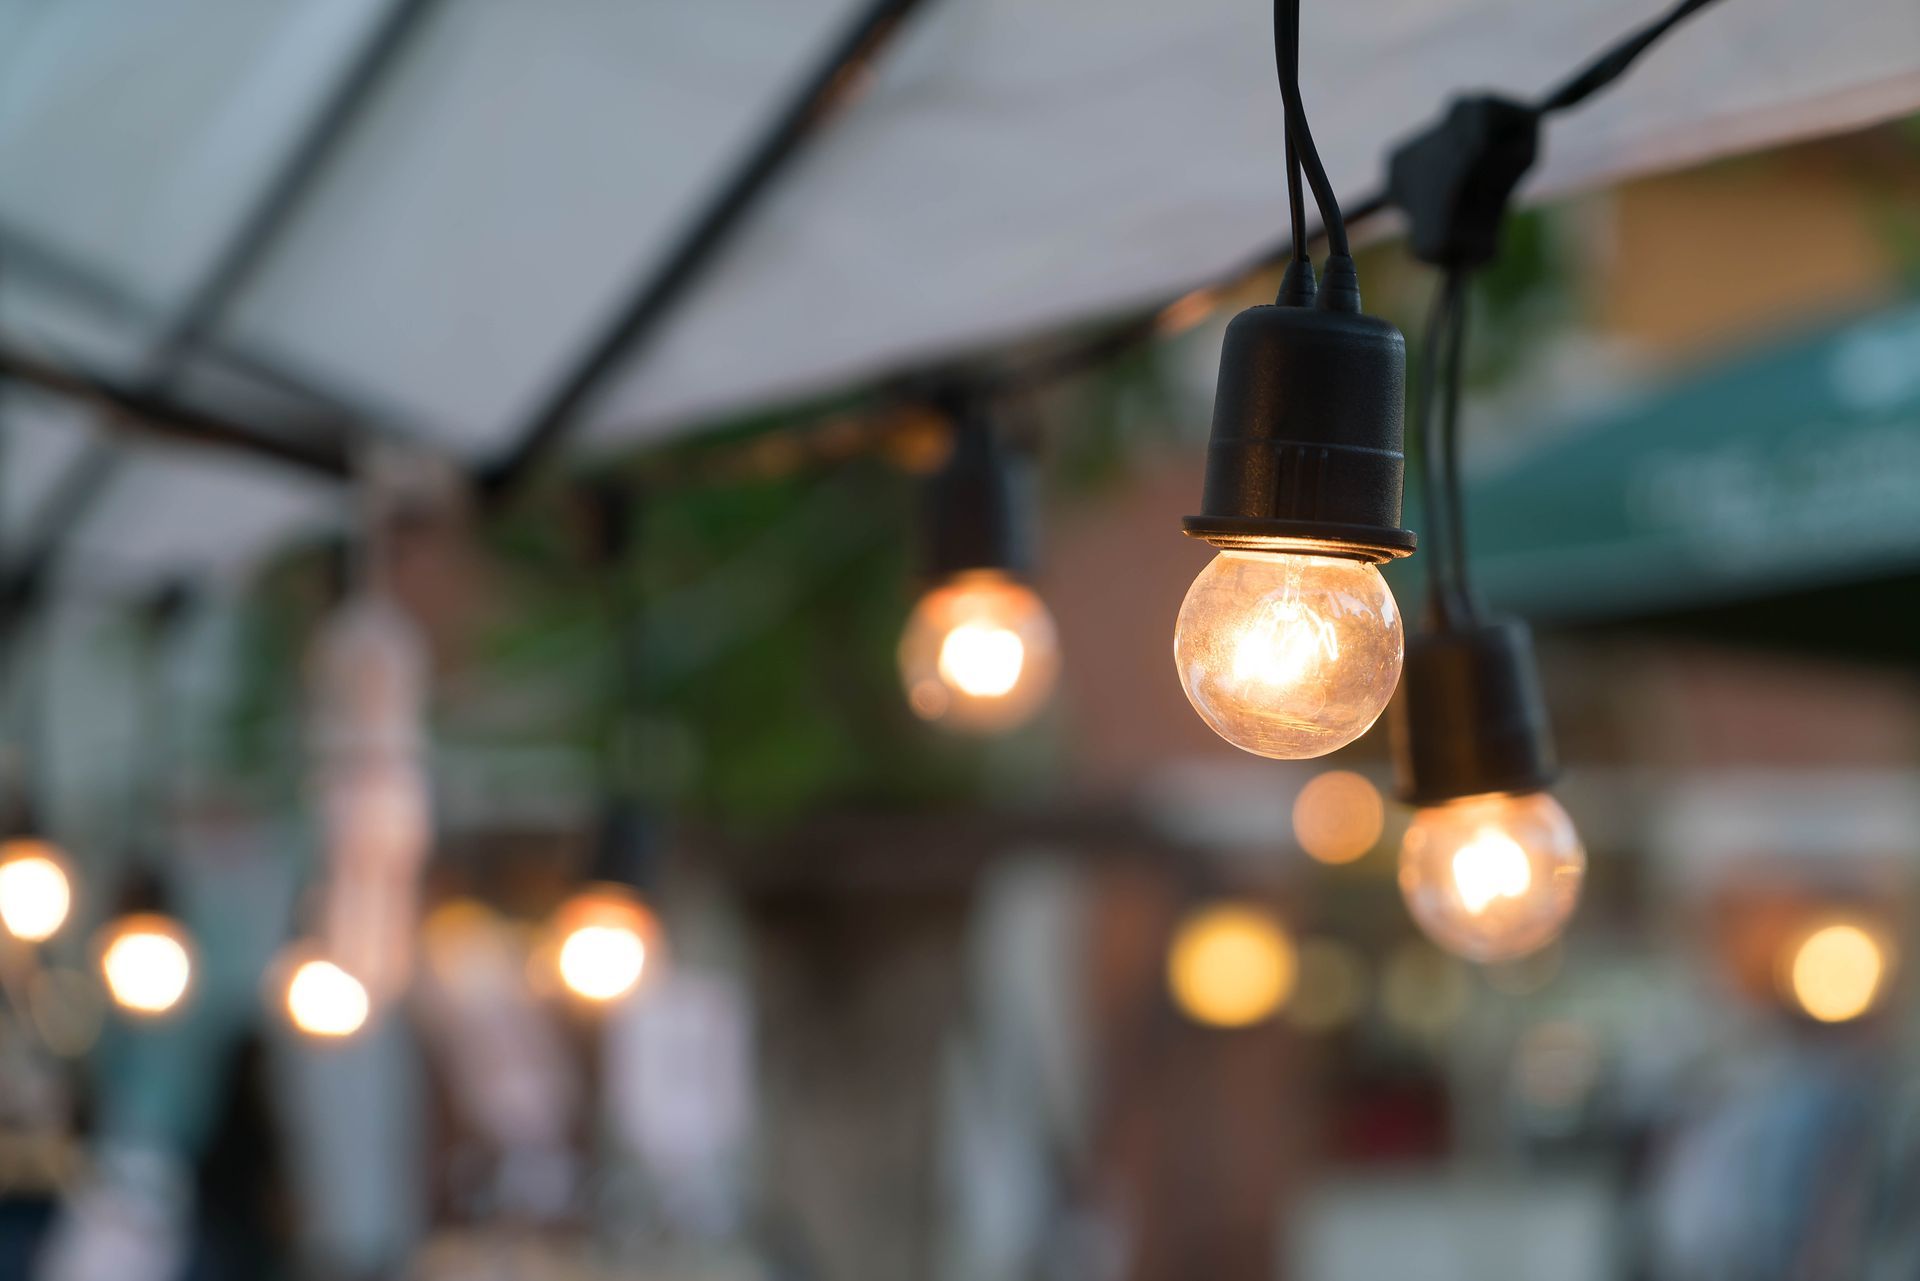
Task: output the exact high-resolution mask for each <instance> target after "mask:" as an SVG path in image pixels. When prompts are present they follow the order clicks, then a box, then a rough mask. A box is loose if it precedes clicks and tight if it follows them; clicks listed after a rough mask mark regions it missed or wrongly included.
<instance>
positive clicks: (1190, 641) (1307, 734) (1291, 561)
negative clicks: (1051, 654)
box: [1173, 551, 1405, 760]
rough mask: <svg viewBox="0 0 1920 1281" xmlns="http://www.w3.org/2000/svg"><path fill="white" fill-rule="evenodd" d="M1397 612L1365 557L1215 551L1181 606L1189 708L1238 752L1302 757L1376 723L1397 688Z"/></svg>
mask: <svg viewBox="0 0 1920 1281" xmlns="http://www.w3.org/2000/svg"><path fill="white" fill-rule="evenodd" d="M1404 651H1405V638H1404V636H1403V634H1402V631H1401V624H1400V610H1399V607H1398V606H1397V605H1396V604H1395V603H1394V599H1393V593H1392V592H1391V591H1390V590H1388V588H1387V580H1386V579H1384V578H1382V577H1381V576H1380V571H1379V569H1377V568H1376V567H1375V566H1373V565H1372V564H1369V563H1368V562H1366V561H1363V560H1353V559H1349V558H1346V557H1339V556H1309V555H1301V554H1297V553H1292V552H1249V551H1223V552H1221V553H1220V554H1219V555H1218V556H1215V557H1214V558H1213V560H1212V561H1211V562H1210V563H1209V564H1208V565H1207V567H1206V568H1205V569H1203V570H1201V571H1200V576H1199V577H1198V578H1196V579H1194V580H1193V586H1192V587H1191V588H1189V589H1188V591H1187V598H1186V600H1185V601H1183V602H1182V603H1181V605H1180V618H1179V621H1178V622H1177V623H1176V624H1175V625H1174V633H1173V657H1174V663H1175V665H1176V666H1177V667H1178V668H1179V671H1180V684H1181V686H1182V687H1183V688H1185V690H1186V691H1187V698H1188V699H1189V700H1190V701H1191V702H1192V703H1193V707H1194V710H1195V711H1197V712H1199V713H1200V717H1201V719H1202V720H1204V721H1206V723H1207V724H1208V725H1210V726H1211V727H1212V728H1213V731H1214V732H1215V733H1216V734H1218V735H1220V737H1222V738H1224V739H1226V740H1227V741H1228V742H1229V743H1232V744H1233V745H1234V746H1235V747H1238V748H1241V749H1242V750H1244V751H1248V752H1252V753H1254V754H1255V755H1257V756H1270V757H1273V758H1275V759H1278V760H1304V759H1306V758H1307V757H1311V756H1324V755H1326V754H1327V753H1328V752H1331V751H1334V750H1336V749H1338V748H1342V747H1345V746H1346V745H1347V744H1348V743H1351V742H1352V741H1353V740H1354V739H1356V738H1359V737H1360V736H1361V735H1362V734H1364V733H1366V732H1367V730H1368V729H1369V728H1371V727H1372V725H1373V723H1374V722H1375V721H1376V720H1378V719H1379V718H1380V713H1381V712H1382V711H1383V710H1384V709H1385V708H1386V705H1387V700H1388V699H1389V698H1391V697H1392V696H1393V689H1394V686H1395V685H1396V684H1397V683H1398V682H1399V679H1400V662H1401V659H1402V657H1403V656H1404Z"/></svg>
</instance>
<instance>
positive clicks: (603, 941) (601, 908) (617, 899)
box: [552, 884, 661, 1005]
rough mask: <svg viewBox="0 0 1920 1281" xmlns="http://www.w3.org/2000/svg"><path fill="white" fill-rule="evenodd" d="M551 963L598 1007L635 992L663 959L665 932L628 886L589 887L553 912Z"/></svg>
mask: <svg viewBox="0 0 1920 1281" xmlns="http://www.w3.org/2000/svg"><path fill="white" fill-rule="evenodd" d="M552 934H553V944H552V964H553V968H554V972H555V973H556V974H557V975H558V976H559V979H560V982H561V984H562V986H564V987H565V988H566V990H567V991H568V992H571V993H572V994H573V995H574V996H576V997H579V998H580V999H581V1000H583V1001H587V1002H589V1003H591V1004H595V1005H603V1004H607V1003H609V1002H613V1001H618V1000H622V999H624V998H626V997H629V996H631V995H633V993H634V992H635V991H637V990H638V989H639V988H640V986H641V983H642V981H643V980H644V979H645V978H646V977H647V976H648V975H649V974H650V973H651V972H652V970H653V969H654V968H655V966H656V965H657V963H658V955H657V954H658V952H659V942H660V937H661V932H660V928H659V924H658V922H657V920H656V919H655V918H654V915H653V913H652V912H650V911H648V910H647V908H646V906H645V905H644V904H642V903H641V901H640V899H639V897H638V896H637V895H635V894H634V893H633V892H632V891H631V890H628V889H627V888H626V887H625V886H621V885H612V884H598V885H591V886H588V887H587V888H586V889H584V890H582V891H581V892H580V893H578V894H576V895H574V896H573V897H572V898H571V899H569V900H568V901H567V902H566V903H565V904H564V905H563V906H562V907H561V909H560V911H559V912H558V913H556V914H555V916H554V923H553V929H552Z"/></svg>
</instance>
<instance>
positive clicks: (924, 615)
mask: <svg viewBox="0 0 1920 1281" xmlns="http://www.w3.org/2000/svg"><path fill="white" fill-rule="evenodd" d="M1059 665H1060V656H1059V642H1058V640H1057V638H1056V636H1055V634H1054V628H1053V618H1052V617H1051V616H1050V615H1049V614H1048V613H1047V607H1046V606H1045V605H1044V604H1042V603H1041V601H1040V598H1039V597H1038V596H1037V595H1035V594H1034V591H1033V589H1032V588H1030V587H1028V586H1026V585H1025V584H1024V583H1021V582H1019V581H1017V580H1015V579H1013V578H1011V577H1009V576H1008V575H1006V574H1004V573H1001V572H1000V571H998V570H985V569H982V570H971V571H969V572H967V573H964V574H957V575H955V576H954V577H953V578H951V579H949V580H947V581H946V582H945V583H942V584H941V585H940V586H938V587H936V588H934V589H933V590H932V591H929V592H928V593H927V594H926V595H925V596H923V597H921V598H920V603H919V604H918V605H917V606H915V607H914V611H913V616H912V617H911V618H909V619H908V620H907V627H906V631H905V632H904V633H903V634H902V635H901V638H900V678H901V681H902V682H903V683H904V685H905V686H906V691H907V702H908V705H909V706H911V707H912V708H913V711H914V713H915V715H917V716H919V717H920V718H921V719H923V720H929V721H933V722H935V723H937V724H941V725H946V726H949V727H951V728H954V729H959V730H965V731H969V732H973V733H996V732H999V731H1002V730H1008V729H1012V728H1014V727H1015V726H1018V725H1020V724H1022V723H1023V722H1025V721H1026V720H1028V719H1029V718H1030V717H1032V716H1033V715H1034V714H1035V713H1036V712H1038V711H1039V710H1040V708H1041V707H1043V706H1044V705H1045V704H1046V701H1047V699H1048V698H1049V697H1050V696H1051V695H1052V693H1053V685H1054V680H1055V678H1056V676H1057V675H1058V671H1059Z"/></svg>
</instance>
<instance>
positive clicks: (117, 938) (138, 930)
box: [100, 912, 193, 1017]
mask: <svg viewBox="0 0 1920 1281" xmlns="http://www.w3.org/2000/svg"><path fill="white" fill-rule="evenodd" d="M103 939H104V942H103V944H102V946H101V948H100V974H101V977H102V978H104V979H105V980H106V984H107V994H108V995H109V996H111V997H112V998H113V1003H114V1004H115V1005H117V1006H119V1007H120V1008H121V1009H122V1010H125V1011H127V1012H128V1013H130V1014H135V1015H142V1016H149V1017H151V1016H156V1015H162V1014H166V1013H167V1012H169V1011H171V1010H172V1009H174V1008H175V1007H176V1006H178V1005H179V1004H180V1002H181V999H182V998H184V997H185V996H186V994H187V988H188V985H189V984H190V983H191V981H192V978H193V950H192V945H191V944H190V943H189V942H188V939H187V934H186V931H185V930H183V929H181V927H180V926H179V925H178V924H177V923H176V922H175V921H174V920H173V919H172V918H170V917H168V916H165V915H162V914H161V913H158V912H137V913H133V914H131V915H128V916H123V917H121V918H119V919H118V920H116V921H114V922H113V923H112V924H110V925H109V926H108V927H107V929H106V930H105V931H104V933H103Z"/></svg>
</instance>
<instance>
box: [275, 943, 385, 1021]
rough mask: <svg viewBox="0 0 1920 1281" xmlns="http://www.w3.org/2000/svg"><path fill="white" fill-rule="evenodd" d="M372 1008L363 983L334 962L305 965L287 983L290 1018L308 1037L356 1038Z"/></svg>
mask: <svg viewBox="0 0 1920 1281" xmlns="http://www.w3.org/2000/svg"><path fill="white" fill-rule="evenodd" d="M371 1008H372V1006H371V1003H370V1002H369V1001H368V999H367V989H366V988H365V987H364V986H363V985H362V984H361V982H360V980H359V979H357V978H355V977H353V975H351V974H349V973H347V972H346V971H345V970H343V969H341V968H340V967H339V966H337V965H335V964H334V963H333V962H332V961H323V960H308V961H302V962H301V963H300V964H299V965H297V966H295V967H294V970H293V974H292V976H291V977H290V978H289V979H288V980H287V1017H289V1018H291V1019H292V1020H293V1025H294V1026H295V1027H296V1028H298V1029H300V1030H301V1031H302V1032H305V1033H306V1034H307V1035H308V1036H324V1037H346V1036H352V1035H353V1034H354V1033H355V1032H358V1031H359V1030H360V1028H361V1027H362V1026H363V1025H364V1024H365V1023H366V1021H367V1014H368V1012H369V1011H370V1010H371Z"/></svg>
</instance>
